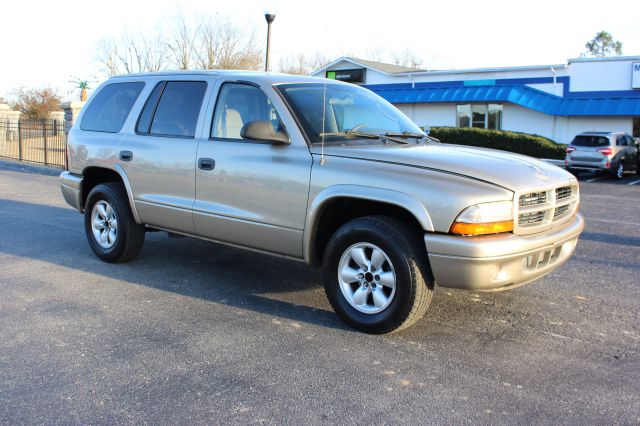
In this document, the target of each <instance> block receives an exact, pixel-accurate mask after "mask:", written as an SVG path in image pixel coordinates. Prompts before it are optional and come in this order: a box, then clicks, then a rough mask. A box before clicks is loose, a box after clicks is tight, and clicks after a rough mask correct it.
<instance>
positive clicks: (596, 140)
mask: <svg viewBox="0 0 640 426" xmlns="http://www.w3.org/2000/svg"><path fill="white" fill-rule="evenodd" d="M571 145H574V146H590V147H596V146H609V138H607V137H606V136H576V137H575V138H574V139H573V142H571Z"/></svg>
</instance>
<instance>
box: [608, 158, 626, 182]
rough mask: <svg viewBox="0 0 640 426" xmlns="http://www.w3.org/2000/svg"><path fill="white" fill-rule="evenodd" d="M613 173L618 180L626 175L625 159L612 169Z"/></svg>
mask: <svg viewBox="0 0 640 426" xmlns="http://www.w3.org/2000/svg"><path fill="white" fill-rule="evenodd" d="M611 175H612V176H613V178H614V179H616V180H620V179H622V178H623V177H624V159H622V160H620V161H618V164H617V165H616V166H615V168H614V169H613V170H612V171H611Z"/></svg>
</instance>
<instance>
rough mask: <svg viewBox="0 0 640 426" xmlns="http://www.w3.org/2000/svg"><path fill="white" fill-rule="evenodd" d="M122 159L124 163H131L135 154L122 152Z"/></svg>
mask: <svg viewBox="0 0 640 426" xmlns="http://www.w3.org/2000/svg"><path fill="white" fill-rule="evenodd" d="M120 159H121V160H122V161H131V160H133V152H131V151H120Z"/></svg>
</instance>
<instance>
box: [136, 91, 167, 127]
mask: <svg viewBox="0 0 640 426" xmlns="http://www.w3.org/2000/svg"><path fill="white" fill-rule="evenodd" d="M164 84H165V82H164V81H163V82H160V83H158V84H157V85H156V87H155V88H154V89H153V91H152V92H151V94H150V95H149V98H148V99H147V102H146V103H145V104H144V108H143V109H142V113H140V118H139V119H138V125H137V126H136V132H140V133H149V128H150V127H151V119H152V118H153V112H154V111H155V110H156V106H157V105H158V98H160V94H161V93H162V88H163V87H164Z"/></svg>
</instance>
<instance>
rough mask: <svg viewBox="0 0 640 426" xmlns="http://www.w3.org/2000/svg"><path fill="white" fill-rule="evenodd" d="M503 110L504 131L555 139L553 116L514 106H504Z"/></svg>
mask: <svg viewBox="0 0 640 426" xmlns="http://www.w3.org/2000/svg"><path fill="white" fill-rule="evenodd" d="M502 108H503V109H502V130H512V131H514V132H524V133H531V134H535V135H540V136H545V137H548V138H551V139H554V137H553V134H554V117H553V116H551V115H547V114H543V113H541V112H538V111H534V110H531V109H528V108H524V107H521V106H519V105H514V104H503V106H502ZM554 140H555V139H554Z"/></svg>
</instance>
